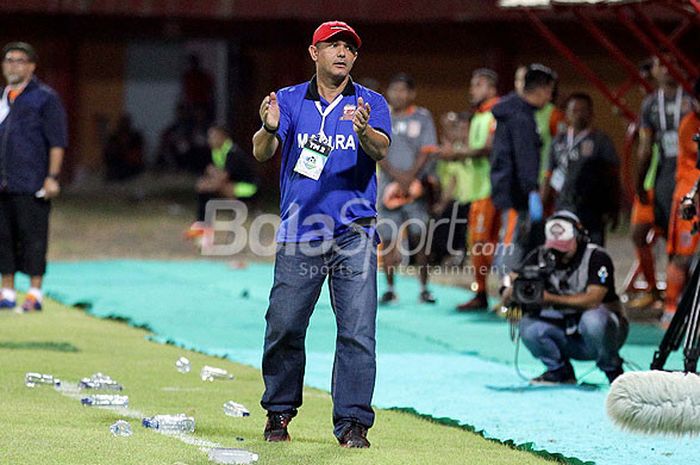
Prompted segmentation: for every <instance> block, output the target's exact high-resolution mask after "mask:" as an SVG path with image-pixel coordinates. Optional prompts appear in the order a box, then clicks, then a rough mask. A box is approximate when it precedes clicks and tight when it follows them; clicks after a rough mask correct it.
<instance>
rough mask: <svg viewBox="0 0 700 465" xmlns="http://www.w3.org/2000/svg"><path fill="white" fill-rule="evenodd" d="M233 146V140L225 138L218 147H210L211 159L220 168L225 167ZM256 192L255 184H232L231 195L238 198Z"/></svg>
mask: <svg viewBox="0 0 700 465" xmlns="http://www.w3.org/2000/svg"><path fill="white" fill-rule="evenodd" d="M232 148H233V141H232V140H231V139H226V141H225V142H224V143H223V144H221V147H219V148H218V149H211V161H212V163H213V164H214V166H215V167H216V168H218V169H220V170H225V169H226V157H227V156H228V153H229V152H230V151H231V149H232ZM257 192H258V186H256V185H255V184H252V183H249V182H244V181H239V182H235V183H234V184H233V196H234V197H236V198H239V199H246V198H249V197H252V196H254V195H255V194H256V193H257Z"/></svg>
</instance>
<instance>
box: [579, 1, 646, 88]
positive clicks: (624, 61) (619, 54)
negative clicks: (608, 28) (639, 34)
mask: <svg viewBox="0 0 700 465" xmlns="http://www.w3.org/2000/svg"><path fill="white" fill-rule="evenodd" d="M574 15H575V16H576V18H578V20H579V21H580V22H581V25H582V26H583V27H584V28H585V29H586V30H587V31H588V32H589V33H590V34H591V35H592V36H593V38H594V39H595V40H597V41H598V43H599V44H600V45H602V46H603V47H604V48H605V49H606V50H607V51H608V53H610V54H611V55H612V56H613V57H614V58H615V60H617V62H618V63H620V65H622V67H623V68H625V71H627V74H628V75H629V77H630V78H631V79H632V80H634V81H636V82H638V83H639V84H641V85H642V87H644V89H645V90H646V91H647V92H653V91H654V86H652V85H651V83H649V81H647V80H646V79H644V78H643V77H642V76H641V75H640V74H639V69H637V66H636V65H635V64H634V63H632V60H630V59H629V58H627V55H625V54H624V52H623V51H622V50H620V49H619V48H618V47H617V46H616V45H615V44H613V43H612V42H611V41H610V39H608V37H607V36H606V35H605V33H604V32H603V31H602V30H601V29H600V28H599V27H598V26H597V25H596V24H595V23H594V22H593V21H592V20H591V19H590V18H589V17H588V16H586V15H584V14H583V13H582V12H581V11H580V10H578V9H574ZM623 95H624V93H622V94H621V93H619V92H618V94H617V96H618V97H622V96H623Z"/></svg>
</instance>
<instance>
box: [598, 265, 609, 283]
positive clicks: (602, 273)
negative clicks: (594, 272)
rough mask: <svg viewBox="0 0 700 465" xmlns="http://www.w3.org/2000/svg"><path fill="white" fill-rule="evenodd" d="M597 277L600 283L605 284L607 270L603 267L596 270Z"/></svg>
mask: <svg viewBox="0 0 700 465" xmlns="http://www.w3.org/2000/svg"><path fill="white" fill-rule="evenodd" d="M598 277H599V278H600V283H601V284H605V281H607V279H608V268H607V267H606V266H605V265H603V266H601V267H600V269H599V270H598Z"/></svg>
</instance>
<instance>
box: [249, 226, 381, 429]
mask: <svg viewBox="0 0 700 465" xmlns="http://www.w3.org/2000/svg"><path fill="white" fill-rule="evenodd" d="M326 277H328V287H329V289H330V298H331V306H332V307H333V312H334V313H335V319H336V324H337V328H338V332H337V338H336V348H335V361H334V363H333V378H332V387H331V395H332V397H333V424H334V425H335V433H336V435H339V434H340V431H341V429H342V428H343V427H344V426H345V425H346V424H347V423H348V422H349V421H356V422H358V423H360V424H362V425H364V426H366V427H368V428H369V427H371V426H372V424H373V423H374V411H373V410H372V407H371V404H372V394H373V393H374V381H375V374H376V358H375V326H376V316H377V253H376V244H375V242H374V239H373V238H371V237H370V236H369V235H368V234H367V233H366V232H365V231H364V230H359V229H357V230H351V231H348V232H346V233H344V234H342V235H340V236H338V237H336V238H335V239H333V240H332V241H324V242H321V241H318V242H311V243H287V244H279V245H278V249H277V255H276V257H275V282H274V285H273V286H272V291H271V292H270V306H269V308H268V310H267V315H266V316H265V319H266V321H267V331H266V333H265V352H264V354H263V363H262V369H263V379H264V381H265V393H264V394H263V397H262V402H261V405H262V406H263V408H264V409H266V410H268V411H269V412H291V413H292V414H296V410H297V408H299V407H300V406H301V403H302V390H303V384H304V366H305V363H306V354H305V348H304V340H305V337H306V330H307V328H308V325H309V319H310V318H311V313H312V312H313V310H314V307H315V305H316V302H317V301H318V297H319V295H320V293H321V288H322V286H323V283H324V282H325V280H326Z"/></svg>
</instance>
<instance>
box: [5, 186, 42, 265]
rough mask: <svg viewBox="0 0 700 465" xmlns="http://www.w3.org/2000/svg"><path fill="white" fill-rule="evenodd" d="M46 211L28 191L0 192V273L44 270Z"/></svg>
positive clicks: (39, 201)
mask: <svg viewBox="0 0 700 465" xmlns="http://www.w3.org/2000/svg"><path fill="white" fill-rule="evenodd" d="M50 211H51V203H50V202H48V201H46V200H43V199H37V198H36V197H34V195H32V194H9V193H5V192H3V193H0V274H14V273H16V272H18V271H19V272H22V273H26V274H28V275H29V276H43V275H44V273H46V252H47V249H48V238H49V212H50Z"/></svg>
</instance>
